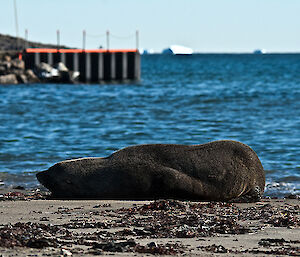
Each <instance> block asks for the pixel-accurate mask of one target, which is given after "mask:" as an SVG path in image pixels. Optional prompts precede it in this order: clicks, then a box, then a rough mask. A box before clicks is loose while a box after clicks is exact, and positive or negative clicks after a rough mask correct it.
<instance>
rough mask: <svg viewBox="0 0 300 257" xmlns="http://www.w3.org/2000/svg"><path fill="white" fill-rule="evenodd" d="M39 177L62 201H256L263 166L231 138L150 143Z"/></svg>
mask: <svg viewBox="0 0 300 257" xmlns="http://www.w3.org/2000/svg"><path fill="white" fill-rule="evenodd" d="M37 179H38V180H39V181H40V182H41V184H43V185H44V186H45V187H46V188H48V189H49V190H50V191H51V192H52V196H53V197H54V198H63V199H82V198H84V199H132V200H134V199H158V198H173V199H188V200H212V201H230V200H231V201H242V202H245V201H247V202H250V201H258V200H260V198H261V196H262V194H263V192H264V187H265V174H264V169H263V166H262V164H261V162H260V160H259V158H258V156H257V155H256V153H255V152H254V151H253V150H252V149H251V148H250V147H249V146H247V145H245V144H243V143H240V142H237V141H231V140H221V141H214V142H210V143H206V144H201V145H192V146H187V145H176V144H148V145H136V146H130V147H126V148H124V149H121V150H119V151H116V152H115V153H113V154H112V155H110V156H109V157H105V158H100V157H98V158H96V157H95V158H80V159H74V160H66V161H62V162H59V163H56V164H55V165H54V166H52V167H50V168H49V169H48V170H46V171H42V172H39V173H38V174H37Z"/></svg>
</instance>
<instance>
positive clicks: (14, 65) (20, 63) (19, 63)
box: [11, 59, 25, 70]
mask: <svg viewBox="0 0 300 257" xmlns="http://www.w3.org/2000/svg"><path fill="white" fill-rule="evenodd" d="M11 66H12V68H15V69H19V70H24V69H25V62H24V61H23V60H19V59H13V60H12V61H11Z"/></svg>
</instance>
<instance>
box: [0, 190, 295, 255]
mask: <svg viewBox="0 0 300 257" xmlns="http://www.w3.org/2000/svg"><path fill="white" fill-rule="evenodd" d="M19 192H22V191H20V190H19ZM40 198H41V199H40ZM42 198H44V197H43V195H41V194H39V193H29V192H26V193H8V192H6V191H4V190H2V191H0V256H71V255H73V256H83V255H84V256H94V255H115V256H145V255H148V256H151V255H152V254H159V255H189V256H235V255H244V256H254V255H255V256H297V255H300V215H299V214H300V207H299V199H264V200H263V201H261V202H258V203H251V204H244V203H243V204H242V203H238V204H229V203H208V202H189V201H173V200H159V201H115V200H110V201H103V200H101V201H100V200H78V201H77V200H76V201H62V200H43V199H42ZM29 199H31V200H29ZM32 199H40V200H32Z"/></svg>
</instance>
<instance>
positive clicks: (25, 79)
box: [17, 74, 28, 84]
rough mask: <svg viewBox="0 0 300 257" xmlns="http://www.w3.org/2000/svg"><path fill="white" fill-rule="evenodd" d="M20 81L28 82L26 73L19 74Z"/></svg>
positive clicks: (22, 82)
mask: <svg viewBox="0 0 300 257" xmlns="http://www.w3.org/2000/svg"><path fill="white" fill-rule="evenodd" d="M17 78H18V81H19V83H21V84H27V83H28V80H27V77H26V75H25V74H20V75H18V76H17Z"/></svg>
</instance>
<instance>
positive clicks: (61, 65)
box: [54, 62, 69, 72]
mask: <svg viewBox="0 0 300 257" xmlns="http://www.w3.org/2000/svg"><path fill="white" fill-rule="evenodd" d="M54 68H56V69H57V70H58V71H59V72H62V71H64V72H68V71H69V69H68V68H67V66H66V65H65V64H64V63H62V62H59V63H57V64H56V65H54Z"/></svg>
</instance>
